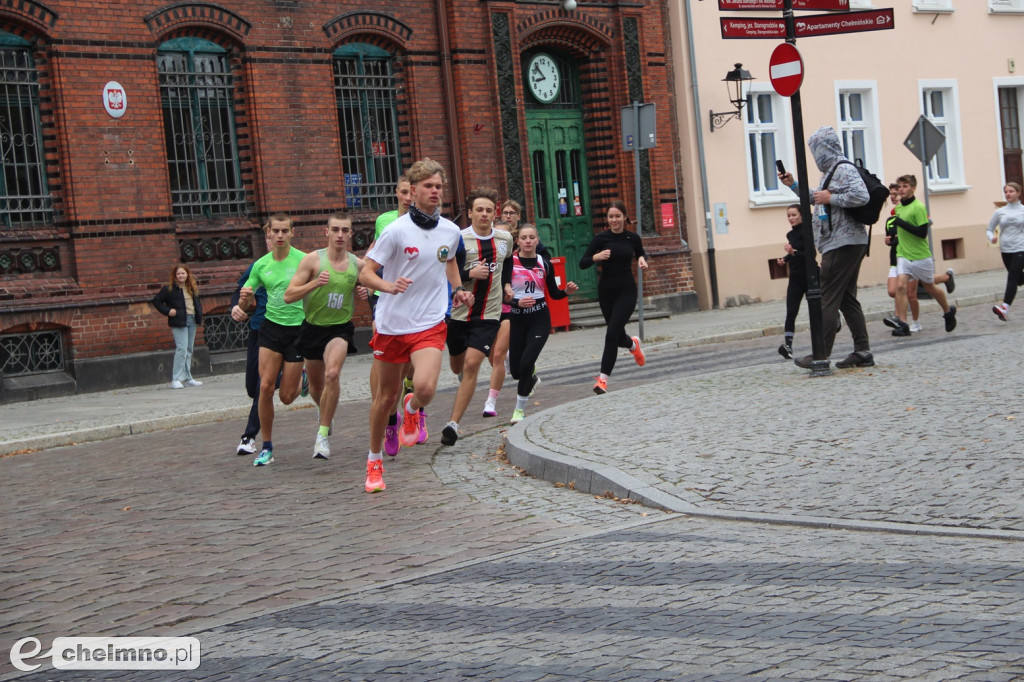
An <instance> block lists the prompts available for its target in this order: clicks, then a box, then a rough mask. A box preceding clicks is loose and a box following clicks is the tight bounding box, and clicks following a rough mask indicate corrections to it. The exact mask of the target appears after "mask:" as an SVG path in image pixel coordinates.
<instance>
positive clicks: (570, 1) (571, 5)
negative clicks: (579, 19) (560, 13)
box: [562, 0, 576, 12]
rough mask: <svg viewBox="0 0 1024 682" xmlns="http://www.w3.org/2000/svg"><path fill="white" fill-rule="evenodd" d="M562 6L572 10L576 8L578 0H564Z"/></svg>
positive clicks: (566, 9) (567, 10)
mask: <svg viewBox="0 0 1024 682" xmlns="http://www.w3.org/2000/svg"><path fill="white" fill-rule="evenodd" d="M562 8H563V9H565V11H566V12H571V11H573V10H574V9H576V0H562Z"/></svg>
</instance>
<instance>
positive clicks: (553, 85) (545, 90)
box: [526, 54, 562, 104]
mask: <svg viewBox="0 0 1024 682" xmlns="http://www.w3.org/2000/svg"><path fill="white" fill-rule="evenodd" d="M526 81H527V82H528V83H529V84H530V92H532V93H533V96H534V97H536V98H537V100H538V101H540V102H543V103H544V104H550V103H551V102H554V101H555V99H556V98H557V97H558V88H559V87H560V86H561V84H562V74H561V73H560V72H559V70H558V64H557V63H556V62H555V60H554V59H552V58H551V57H550V56H548V55H546V54H538V55H534V57H533V58H532V59H531V60H530V65H529V66H528V67H527V68H526Z"/></svg>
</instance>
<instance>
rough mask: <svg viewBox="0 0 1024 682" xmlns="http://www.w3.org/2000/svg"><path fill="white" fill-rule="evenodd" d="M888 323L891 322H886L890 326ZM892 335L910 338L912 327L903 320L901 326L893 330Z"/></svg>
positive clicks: (900, 322) (900, 321)
mask: <svg viewBox="0 0 1024 682" xmlns="http://www.w3.org/2000/svg"><path fill="white" fill-rule="evenodd" d="M888 322H889V321H888V320H886V324H888ZM892 335H893V336H910V325H909V324H907V323H906V322H904V321H903V320H899V326H897V327H896V328H895V329H893V330H892Z"/></svg>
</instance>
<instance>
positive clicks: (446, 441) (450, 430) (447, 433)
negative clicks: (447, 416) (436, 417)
mask: <svg viewBox="0 0 1024 682" xmlns="http://www.w3.org/2000/svg"><path fill="white" fill-rule="evenodd" d="M458 439H459V425H458V424H456V423H455V422H448V423H447V424H445V427H444V428H443V429H441V445H455V441H457V440H458Z"/></svg>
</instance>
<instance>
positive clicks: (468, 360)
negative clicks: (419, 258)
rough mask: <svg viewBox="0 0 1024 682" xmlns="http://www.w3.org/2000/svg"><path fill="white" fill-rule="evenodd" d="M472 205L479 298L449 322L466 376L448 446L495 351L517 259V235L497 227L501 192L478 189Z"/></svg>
mask: <svg viewBox="0 0 1024 682" xmlns="http://www.w3.org/2000/svg"><path fill="white" fill-rule="evenodd" d="M466 204H467V205H468V206H469V212H470V219H471V221H472V224H471V225H470V227H467V228H466V229H464V230H463V231H462V241H463V243H464V244H465V246H466V258H465V265H464V266H463V267H462V280H463V282H465V283H466V285H467V287H468V288H469V290H470V291H471V292H472V294H473V300H474V303H473V306H472V307H471V308H469V307H467V308H456V309H454V310H452V318H451V322H449V324H448V354H449V355H450V356H451V368H452V372H454V373H455V374H458V375H459V377H460V379H459V390H458V392H457V393H456V394H455V404H454V405H453V406H452V415H451V418H450V419H449V421H448V423H447V424H446V425H445V427H444V429H443V430H442V431H441V444H442V445H455V441H457V440H458V439H459V420H461V419H462V416H463V415H464V414H465V413H466V408H468V407H469V403H470V402H471V401H472V400H473V393H474V392H475V391H476V379H477V376H478V374H479V373H480V365H481V364H483V361H484V359H486V358H487V356H489V355H490V353H491V348H492V347H493V346H494V339H495V337H496V336H497V335H498V327H499V326H500V324H501V300H502V293H503V292H502V286H501V277H502V272H503V271H504V269H505V267H510V266H511V264H512V235H511V234H509V233H508V232H505V231H504V230H495V229H494V228H493V227H492V223H493V222H494V210H495V208H496V207H497V205H498V192H497V191H496V190H493V189H490V188H483V189H474V190H473V191H471V192H470V193H469V196H468V197H467V198H466Z"/></svg>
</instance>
